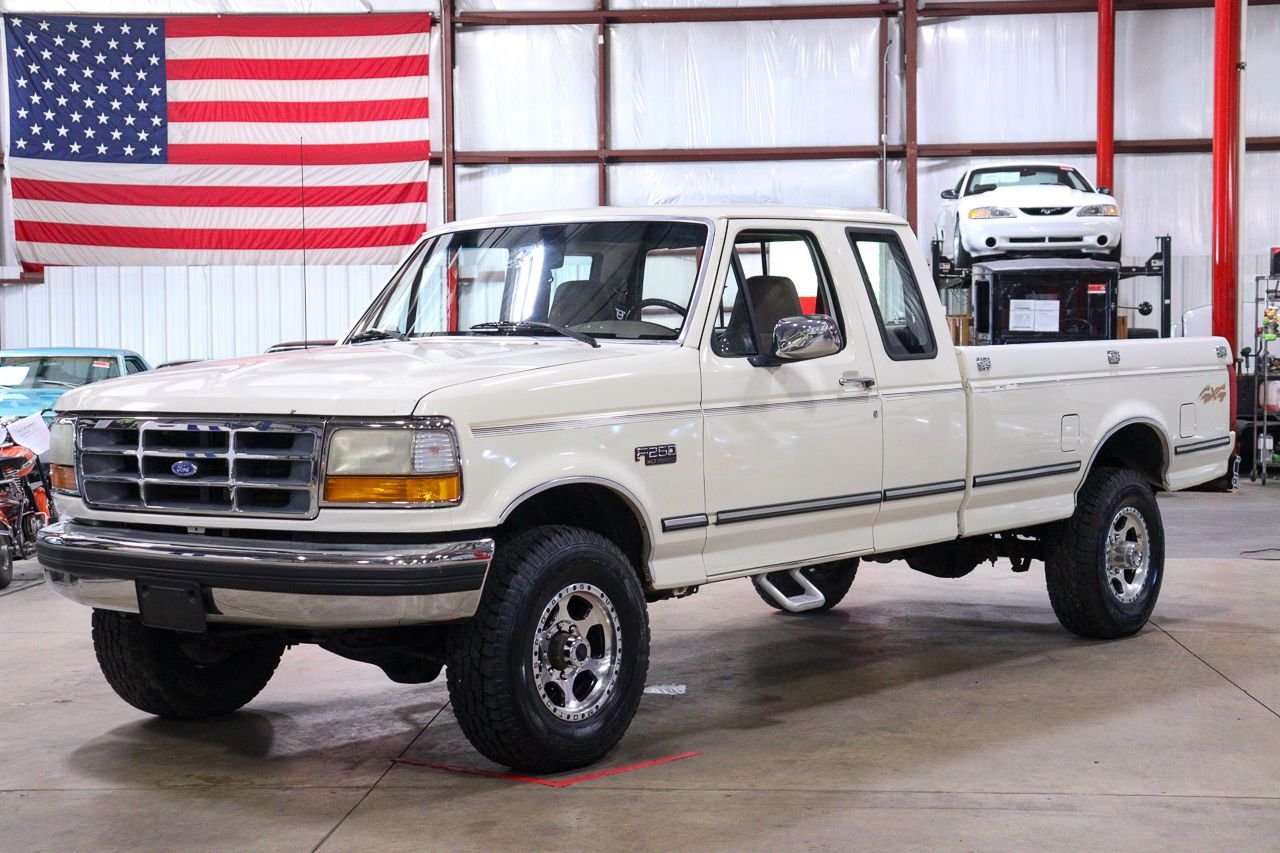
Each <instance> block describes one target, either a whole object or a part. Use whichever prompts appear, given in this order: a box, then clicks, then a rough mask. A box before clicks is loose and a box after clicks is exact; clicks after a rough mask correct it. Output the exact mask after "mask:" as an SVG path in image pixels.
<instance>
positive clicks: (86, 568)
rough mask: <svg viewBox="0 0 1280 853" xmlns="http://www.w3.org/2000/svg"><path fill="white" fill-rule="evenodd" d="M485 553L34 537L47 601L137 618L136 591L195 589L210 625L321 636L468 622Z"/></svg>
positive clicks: (180, 538)
mask: <svg viewBox="0 0 1280 853" xmlns="http://www.w3.org/2000/svg"><path fill="white" fill-rule="evenodd" d="M246 532H250V531H246ZM250 533H251V532H250ZM493 549H494V543H493V540H492V539H470V540H465V541H458V542H447V543H437V544H431V545H412V546H408V545H406V546H398V545H361V544H347V543H328V542H326V543H319V542H298V541H281V540H274V539H250V538H245V539H231V538H226V537H220V536H200V535H179V534H172V533H160V532H151V531H145V530H138V529H134V528H128V529H126V528H111V527H92V526H89V525H78V524H75V523H74V522H65V521H64V522H60V523H58V524H54V525H52V526H50V527H46V528H45V529H44V530H42V531H41V532H40V543H39V547H38V556H39V560H40V564H41V565H42V566H43V567H44V570H45V578H46V580H47V581H48V582H49V585H50V586H51V587H52V588H53V589H54V590H55V591H57V592H58V593H59V594H61V595H63V596H65V597H66V598H69V599H71V600H72V601H76V602H79V603H81V604H85V605H88V606H90V607H101V608H105V609H108V610H121V611H126V612H132V613H136V612H138V596H137V589H136V585H137V582H138V581H139V580H143V581H156V580H167V581H183V582H195V583H198V584H199V585H200V587H201V588H202V589H203V590H205V591H206V593H207V594H206V596H205V600H206V603H207V610H208V619H209V621H213V622H235V623H244V624H253V625H272V626H277V627H282V628H284V627H292V628H317V629H319V628H355V627H374V626H392V625H411V624H423V623H428V622H447V621H450V620H453V619H465V618H468V617H470V616H473V615H475V611H476V607H477V606H478V605H479V602H480V594H481V591H482V589H483V587H484V579H485V574H486V573H487V572H488V569H489V563H490V561H491V560H492V559H493Z"/></svg>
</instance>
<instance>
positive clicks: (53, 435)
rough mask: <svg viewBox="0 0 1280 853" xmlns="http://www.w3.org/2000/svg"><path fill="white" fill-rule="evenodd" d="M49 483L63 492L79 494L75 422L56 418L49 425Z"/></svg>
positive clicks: (69, 419)
mask: <svg viewBox="0 0 1280 853" xmlns="http://www.w3.org/2000/svg"><path fill="white" fill-rule="evenodd" d="M49 484H50V485H51V486H53V488H54V489H55V490H57V491H59V492H62V493H63V494H67V495H75V494H79V492H80V489H79V487H78V486H77V485H76V422H75V420H74V419H73V418H56V419H55V420H54V422H53V423H52V424H51V425H50V426H49Z"/></svg>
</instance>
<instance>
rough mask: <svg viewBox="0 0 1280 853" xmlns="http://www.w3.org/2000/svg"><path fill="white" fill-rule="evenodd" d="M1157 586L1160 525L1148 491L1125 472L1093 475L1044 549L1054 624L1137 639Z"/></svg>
mask: <svg viewBox="0 0 1280 853" xmlns="http://www.w3.org/2000/svg"><path fill="white" fill-rule="evenodd" d="M1163 580H1164V525H1163V523H1162V521H1161V518H1160V509H1159V507H1158V506H1157V505H1156V498H1155V494H1154V493H1153V492H1152V490H1151V486H1150V485H1149V484H1148V483H1147V481H1146V480H1144V479H1143V478H1142V477H1141V476H1140V475H1139V474H1137V473H1136V472H1134V471H1129V470H1127V469H1121V468H1098V469H1096V470H1094V471H1093V472H1092V473H1090V474H1089V478H1088V479H1087V480H1085V484H1084V487H1083V488H1082V489H1081V490H1080V495H1079V498H1078V502H1077V504H1076V511H1075V514H1074V515H1072V516H1071V518H1069V519H1067V521H1065V522H1063V523H1062V525H1061V527H1060V529H1059V531H1058V534H1057V535H1056V536H1055V537H1053V538H1052V540H1051V541H1050V542H1049V543H1048V554H1047V558H1046V560H1045V582H1046V585H1047V586H1048V589H1049V601H1050V603H1052V604H1053V612H1054V613H1055V614H1056V615H1057V617H1058V621H1059V622H1061V623H1062V627H1064V628H1066V629H1067V630H1068V631H1071V632H1072V633H1073V634H1078V635H1080V636H1081V637H1090V638H1093V639H1100V640H1111V639H1116V638H1119V637H1127V636H1129V635H1131V634H1136V633H1137V632H1138V631H1140V630H1141V629H1142V626H1143V625H1145V624H1147V620H1148V619H1149V618H1150V617H1151V611H1152V610H1153V609H1154V608H1155V606H1156V599H1157V598H1158V597H1159V595H1160V584H1161V582H1162V581H1163Z"/></svg>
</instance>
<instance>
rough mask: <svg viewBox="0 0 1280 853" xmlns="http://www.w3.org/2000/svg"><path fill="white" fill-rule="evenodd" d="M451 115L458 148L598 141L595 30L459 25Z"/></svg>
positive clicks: (499, 148) (516, 148) (591, 143)
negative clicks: (454, 92)
mask: <svg viewBox="0 0 1280 853" xmlns="http://www.w3.org/2000/svg"><path fill="white" fill-rule="evenodd" d="M454 81H455V86H456V87H457V99H456V101H455V107H454V116H455V119H456V121H457V128H456V129H457V145H458V148H459V149H462V150H481V151H483V150H490V151H494V150H497V151H527V150H538V149H541V150H547V149H561V150H562V149H581V148H595V147H596V30H595V27H588V26H581V25H578V26H555V27H550V26H547V27H483V28H478V29H464V30H461V31H459V32H458V39H457V65H456V68H455V70H454Z"/></svg>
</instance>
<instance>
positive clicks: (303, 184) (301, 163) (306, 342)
mask: <svg viewBox="0 0 1280 853" xmlns="http://www.w3.org/2000/svg"><path fill="white" fill-rule="evenodd" d="M305 151H306V149H305V148H304V147H303V145H302V137H301V136H299V137H298V192H299V196H300V198H299V201H300V202H301V205H302V348H303V349H311V332H310V329H309V327H308V324H307V169H306V162H305Z"/></svg>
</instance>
